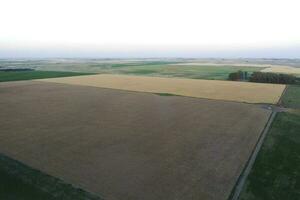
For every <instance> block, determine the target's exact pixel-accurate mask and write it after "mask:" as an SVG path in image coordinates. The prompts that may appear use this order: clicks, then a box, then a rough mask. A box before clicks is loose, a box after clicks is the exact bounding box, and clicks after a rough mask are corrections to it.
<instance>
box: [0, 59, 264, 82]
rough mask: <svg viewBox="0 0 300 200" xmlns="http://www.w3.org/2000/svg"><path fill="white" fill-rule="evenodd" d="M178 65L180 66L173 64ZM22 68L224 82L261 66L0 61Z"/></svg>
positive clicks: (81, 61)
mask: <svg viewBox="0 0 300 200" xmlns="http://www.w3.org/2000/svg"><path fill="white" fill-rule="evenodd" d="M176 64H180V65H176ZM1 66H2V67H6V68H7V67H19V68H21V67H26V68H32V69H35V70H42V71H72V72H89V73H90V72H92V73H105V74H131V75H146V76H162V77H185V78H193V79H215V80H226V79H227V78H228V74H229V73H231V72H235V71H238V70H245V71H248V72H254V71H260V70H262V69H264V67H257V66H255V65H254V66H251V65H250V66H249V64H248V66H244V65H242V64H241V66H238V65H228V64H226V65H225V64H224V65H217V66H216V65H213V64H209V63H208V64H207V65H203V64H199V65H192V64H191V65H189V64H188V62H186V61H184V60H163V59H162V60H147V59H145V60H97V59H73V60H72V59H58V60H55V59H50V60H21V61H18V60H16V61H14V60H11V61H10V60H8V61H6V60H4V61H3V60H2V61H1V60H0V67H1Z"/></svg>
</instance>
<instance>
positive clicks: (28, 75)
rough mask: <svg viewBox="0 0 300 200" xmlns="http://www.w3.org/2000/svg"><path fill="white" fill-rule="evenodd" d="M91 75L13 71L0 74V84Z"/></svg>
mask: <svg viewBox="0 0 300 200" xmlns="http://www.w3.org/2000/svg"><path fill="white" fill-rule="evenodd" d="M89 74H92V73H77V72H58V71H13V72H11V71H10V72H3V71H2V72H0V82H5V81H20V80H31V79H43V78H55V77H67V76H80V75H89Z"/></svg>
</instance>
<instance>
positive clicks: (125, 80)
mask: <svg viewBox="0 0 300 200" xmlns="http://www.w3.org/2000/svg"><path fill="white" fill-rule="evenodd" d="M40 81H45V82H53V83H65V84H72V85H86V86H94V87H101V88H112V89H120V90H128V91H138V92H150V93H171V94H176V95H182V96H189V97H198V98H207V99H219V100H227V101H237V102H248V103H271V104H276V103H277V102H278V100H279V98H280V96H281V94H282V92H283V90H284V88H285V85H279V84H264V83H249V82H236V81H215V80H199V79H197V80H196V79H183V78H161V77H145V76H127V75H126V76H125V75H108V74H100V75H89V76H77V77H65V78H51V79H42V80H40Z"/></svg>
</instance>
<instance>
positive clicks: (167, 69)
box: [105, 65, 262, 80]
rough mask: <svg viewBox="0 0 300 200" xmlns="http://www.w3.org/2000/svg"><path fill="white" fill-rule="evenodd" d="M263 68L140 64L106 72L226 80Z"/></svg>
mask: <svg viewBox="0 0 300 200" xmlns="http://www.w3.org/2000/svg"><path fill="white" fill-rule="evenodd" d="M261 69H262V68H257V67H242V66H241V67H237V66H203V65H199V66H192V65H140V66H129V67H127V66H126V67H119V68H118V69H111V70H107V71H105V73H117V74H131V75H147V76H166V77H184V78H193V79H215V80H226V79H227V78H228V75H229V74H230V73H231V72H236V71H238V70H244V71H248V72H254V71H259V70H261Z"/></svg>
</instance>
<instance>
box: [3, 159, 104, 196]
mask: <svg viewBox="0 0 300 200" xmlns="http://www.w3.org/2000/svg"><path fill="white" fill-rule="evenodd" d="M0 199H5V200H61V199H64V200H76V199H80V200H85V199H88V200H101V199H102V198H100V197H97V196H96V195H94V194H91V193H88V192H86V191H83V190H82V189H79V188H75V187H73V186H72V185H71V184H67V183H64V182H63V181H62V180H60V179H57V178H55V177H52V176H49V175H47V174H44V173H42V172H41V171H38V170H35V169H32V168H30V167H28V166H26V165H24V164H22V163H20V162H18V161H15V160H13V159H11V158H9V157H7V156H5V155H3V154H0Z"/></svg>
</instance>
